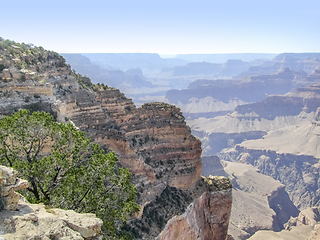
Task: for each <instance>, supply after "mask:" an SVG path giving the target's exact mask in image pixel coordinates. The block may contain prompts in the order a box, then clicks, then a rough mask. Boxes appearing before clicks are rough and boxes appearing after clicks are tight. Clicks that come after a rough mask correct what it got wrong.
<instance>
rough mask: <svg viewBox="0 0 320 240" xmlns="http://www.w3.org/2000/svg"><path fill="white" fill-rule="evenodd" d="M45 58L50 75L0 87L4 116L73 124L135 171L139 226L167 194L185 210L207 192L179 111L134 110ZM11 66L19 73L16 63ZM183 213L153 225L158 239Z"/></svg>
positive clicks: (195, 144) (160, 107) (196, 147)
mask: <svg viewBox="0 0 320 240" xmlns="http://www.w3.org/2000/svg"><path fill="white" fill-rule="evenodd" d="M44 56H46V58H45V60H44V61H43V62H44V63H43V64H46V63H45V62H46V61H48V62H50V61H51V62H50V63H51V66H52V67H50V66H49V65H50V64H49V65H48V66H49V67H47V68H48V69H47V71H44V70H43V69H42V70H41V71H40V72H39V73H42V72H43V71H44V72H43V74H45V73H46V72H48V74H47V75H43V76H42V75H41V78H40V79H39V78H35V77H30V78H26V79H25V80H24V79H23V81H20V79H17V78H11V79H8V80H6V81H2V82H1V84H0V87H1V88H2V89H6V91H5V92H2V93H1V94H2V95H1V98H0V106H1V107H0V114H1V115H8V114H11V113H13V112H15V111H16V110H18V109H20V108H29V109H30V110H31V111H41V110H43V111H47V112H51V113H52V114H53V115H54V116H55V118H56V119H57V120H58V121H61V122H68V121H72V122H73V123H74V125H75V126H76V127H78V128H79V129H80V130H82V131H85V132H86V133H87V134H88V136H90V137H91V138H92V140H93V141H95V142H97V143H99V144H100V145H101V146H102V148H104V149H105V150H106V151H114V152H115V153H116V154H117V156H118V157H119V160H120V161H119V162H120V164H121V165H122V166H123V167H127V168H129V170H130V171H131V173H132V177H133V181H134V184H135V186H136V187H137V190H138V199H137V202H138V203H139V204H140V206H141V212H140V214H139V216H138V219H136V221H138V220H139V218H141V219H142V220H143V219H145V218H144V216H145V211H144V209H149V210H150V209H151V208H152V206H153V205H152V204H153V203H156V202H157V199H159V198H161V195H162V194H166V192H165V190H166V189H170V191H169V192H171V193H172V194H173V195H172V196H176V197H177V199H179V200H177V203H178V201H180V200H181V201H182V200H183V201H184V205H186V206H187V205H189V204H190V203H191V202H192V201H193V200H194V199H196V198H198V197H200V196H201V195H202V194H203V193H204V192H206V191H207V190H206V189H203V188H202V187H200V186H198V189H195V186H197V184H198V183H199V181H200V180H201V157H200V156H201V142H200V141H199V140H198V139H196V138H195V137H194V136H192V135H191V131H190V128H189V127H188V126H187V125H186V123H185V121H184V117H183V116H182V113H181V111H180V109H179V108H176V107H174V106H172V105H169V104H165V103H151V104H144V105H143V106H141V107H140V108H136V107H135V106H134V104H133V102H132V100H131V99H127V98H126V97H125V96H124V94H122V93H121V92H120V91H119V90H118V89H114V88H108V87H99V88H98V89H95V90H94V88H93V87H92V84H91V82H90V79H88V78H86V77H82V76H80V75H77V74H75V73H73V72H72V71H71V70H70V67H68V66H66V65H64V62H63V61H62V62H61V61H60V60H61V59H60V57H57V56H56V55H54V54H53V55H52V56H51V55H50V54H48V56H47V55H46V54H44ZM6 64H7V63H6ZM10 64H11V65H10ZM7 65H8V66H6V67H8V69H11V70H12V72H13V71H16V69H15V65H14V61H13V62H10V61H9V62H8V64H7ZM9 65H10V66H9ZM29 68H30V69H32V66H30V67H29ZM11 70H10V71H11ZM49 73H50V74H49ZM46 76H47V77H46ZM42 77H43V79H42ZM201 181H202V180H201ZM218 196H220V195H218ZM217 199H218V198H217ZM167 203H168V202H167ZM184 205H183V206H184ZM197 206H198V205H197ZM199 206H200V205H199ZM184 210H185V208H182V207H179V204H173V205H172V211H168V212H167V214H166V216H165V218H163V219H162V220H161V222H150V225H151V226H155V225H157V226H158V227H157V228H156V230H155V231H154V234H155V236H157V235H158V233H159V232H160V231H161V229H162V227H163V226H162V225H164V224H165V223H166V221H167V220H168V219H170V218H172V217H173V216H174V215H176V214H179V215H180V214H182V213H183V212H184ZM225 210H226V211H228V208H226V209H225ZM150 211H152V210H150ZM210 213H211V212H210ZM225 214H227V215H228V214H230V213H229V212H225ZM156 220H157V219H154V221H156ZM158 220H160V219H158ZM158 223H161V224H158ZM138 225H139V224H138ZM140 227H141V226H140ZM225 228H226V226H225V225H224V224H222V225H221V229H220V230H221V231H222V232H226V229H225ZM134 230H135V231H141V234H142V235H143V236H145V237H146V239H147V237H148V233H147V232H143V231H147V229H146V228H143V229H142V228H136V227H135V228H134ZM206 234H208V232H206Z"/></svg>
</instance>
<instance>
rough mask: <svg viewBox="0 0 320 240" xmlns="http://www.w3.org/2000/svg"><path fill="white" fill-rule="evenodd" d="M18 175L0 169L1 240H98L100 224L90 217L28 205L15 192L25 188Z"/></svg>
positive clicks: (9, 170) (40, 205)
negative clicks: (0, 188) (0, 186)
mask: <svg viewBox="0 0 320 240" xmlns="http://www.w3.org/2000/svg"><path fill="white" fill-rule="evenodd" d="M17 175H18V172H17V171H15V170H13V169H12V168H7V167H4V166H0V185H1V184H3V185H4V187H3V188H2V192H1V196H0V200H2V203H3V208H4V210H3V211H1V212H0V238H1V239H8V240H11V239H12V240H13V239H79V240H80V239H101V236H99V233H100V230H101V226H102V220H100V219H98V218H96V217H95V215H94V214H79V213H76V212H74V211H70V210H69V211H66V210H61V209H55V208H47V207H46V206H44V205H43V204H29V203H27V202H24V201H23V200H21V199H22V198H23V197H22V196H21V195H20V194H18V193H16V192H15V191H17V190H21V189H25V188H27V187H28V182H27V181H25V180H21V179H19V178H17Z"/></svg>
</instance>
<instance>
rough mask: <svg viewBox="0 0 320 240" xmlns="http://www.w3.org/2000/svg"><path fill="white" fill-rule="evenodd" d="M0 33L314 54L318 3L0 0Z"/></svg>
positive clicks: (80, 49) (127, 46)
mask: <svg viewBox="0 0 320 240" xmlns="http://www.w3.org/2000/svg"><path fill="white" fill-rule="evenodd" d="M0 8H1V11H0V16H1V19H2V23H1V27H0V36H1V37H3V38H5V39H10V40H14V41H16V42H25V43H33V44H35V45H36V46H43V47H44V48H46V49H49V50H53V51H56V52H59V53H159V54H170V55H173V54H190V53H208V54H209V53H211V54H212V53H282V52H320V31H319V25H320V1H319V0H303V1H302V0H299V1H295V0H291V1H287V0H276V1H275V0H267V1H266V0H254V1H251V0H250V1H247V0H223V1H222V0H221V1H216V0H196V1H195V0H193V1H188V0H183V1H180V0H171V1H169V0H160V1H159V0H112V1H109V0H104V1H96V0H90V1H81V0H78V1H73V0H70V1H68V0H64V1H61V0H55V1H43V0H41V1H34V0H29V1H25V0H24V1H21V0H18V1H14V2H12V1H2V3H1V5H0Z"/></svg>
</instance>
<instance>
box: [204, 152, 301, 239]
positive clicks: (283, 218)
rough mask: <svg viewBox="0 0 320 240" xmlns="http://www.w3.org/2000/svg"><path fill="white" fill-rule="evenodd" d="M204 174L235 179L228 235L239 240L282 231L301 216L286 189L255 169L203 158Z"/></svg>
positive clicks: (212, 158) (216, 158)
mask: <svg viewBox="0 0 320 240" xmlns="http://www.w3.org/2000/svg"><path fill="white" fill-rule="evenodd" d="M202 173H203V174H214V175H218V174H219V175H224V176H227V177H229V178H230V179H231V182H232V185H233V193H232V198H233V200H232V211H231V218H230V224H229V230H228V233H229V234H230V235H231V236H232V237H233V238H234V239H236V240H243V239H248V238H249V237H250V236H251V235H253V234H254V233H255V232H257V231H259V230H274V231H280V230H281V229H283V228H284V224H285V223H286V222H287V221H288V220H289V219H290V217H296V216H298V214H299V211H298V209H297V208H296V207H295V206H294V205H293V203H292V202H291V200H290V199H289V196H288V193H287V192H286V191H285V187H284V185H283V184H281V183H280V182H279V181H276V180H274V179H273V178H271V177H269V176H265V175H263V174H261V173H259V170H258V169H257V168H255V167H253V166H251V165H248V164H243V163H235V162H225V161H222V163H220V159H219V158H218V157H216V156H210V157H209V156H207V157H203V167H202Z"/></svg>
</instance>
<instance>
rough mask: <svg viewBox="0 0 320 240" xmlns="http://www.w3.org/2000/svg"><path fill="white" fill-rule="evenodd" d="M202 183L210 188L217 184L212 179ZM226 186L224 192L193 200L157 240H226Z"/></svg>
mask: <svg viewBox="0 0 320 240" xmlns="http://www.w3.org/2000/svg"><path fill="white" fill-rule="evenodd" d="M205 181H207V183H208V184H209V185H210V184H211V185H212V184H213V182H215V183H216V180H215V179H214V178H213V177H212V176H210V177H209V178H207V179H206V180H205ZM230 186H231V185H229V187H230ZM229 187H227V190H220V191H214V192H205V193H203V194H202V195H201V196H200V197H198V198H196V199H195V200H194V201H193V202H192V204H190V205H189V206H188V208H187V210H186V212H185V213H184V214H182V215H180V216H175V217H173V218H172V219H171V220H170V221H169V222H168V223H167V225H166V226H165V228H164V230H163V231H162V232H161V233H160V235H159V236H158V238H157V239H158V240H164V239H165V240H174V239H181V240H182V239H188V240H193V239H203V240H205V239H208V240H209V239H213V240H215V239H216V240H221V239H226V238H227V229H228V224H229V218H230V212H231V205H232V194H231V192H232V191H231V189H230V188H229Z"/></svg>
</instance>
